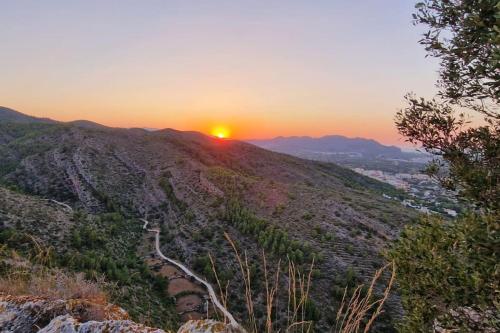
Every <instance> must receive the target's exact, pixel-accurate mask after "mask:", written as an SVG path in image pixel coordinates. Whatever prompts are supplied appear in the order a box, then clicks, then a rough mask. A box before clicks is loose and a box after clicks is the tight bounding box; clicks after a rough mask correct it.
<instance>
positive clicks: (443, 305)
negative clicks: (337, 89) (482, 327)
mask: <svg viewBox="0 0 500 333" xmlns="http://www.w3.org/2000/svg"><path fill="white" fill-rule="evenodd" d="M414 20H415V23H416V24H423V25H425V26H427V28H428V30H427V31H426V32H425V33H424V35H423V38H422V39H421V41H420V43H421V44H422V45H424V46H425V48H426V50H427V52H428V54H429V55H430V56H432V57H436V58H438V59H439V60H440V72H439V74H440V79H439V81H438V84H437V86H438V88H439V92H438V94H437V96H436V97H435V98H434V99H432V100H425V99H424V98H417V97H415V96H414V95H412V94H409V95H407V96H406V100H407V102H408V105H407V107H406V108H404V109H403V110H401V111H400V112H398V114H397V116H396V125H397V127H398V130H399V132H400V133H401V134H403V135H404V136H406V137H407V140H408V141H409V142H411V143H413V144H418V145H420V146H422V147H423V148H424V149H425V150H427V151H428V152H431V153H433V154H436V155H438V156H439V158H438V159H436V160H435V161H434V162H433V163H431V164H430V165H429V166H428V172H429V174H430V175H432V176H434V177H436V178H438V179H439V180H440V181H441V183H442V184H443V186H445V187H446V188H449V189H456V190H458V191H459V192H458V193H459V197H460V198H462V199H464V200H467V201H469V203H470V204H471V205H470V207H471V209H473V211H472V212H469V213H468V214H467V215H464V216H462V217H460V218H458V219H457V220H454V221H447V220H443V219H442V218H439V217H428V218H422V219H421V220H420V221H419V223H418V224H417V225H414V226H410V227H407V228H406V229H405V231H404V232H403V233H402V234H401V237H400V238H399V240H397V241H396V242H395V244H393V246H392V248H391V249H390V250H389V252H388V257H389V258H390V259H391V260H394V261H395V262H396V266H397V267H398V275H397V279H398V283H399V286H400V293H401V295H402V300H403V306H404V308H405V316H404V318H403V321H402V323H401V325H400V328H401V331H403V332H428V331H429V330H430V329H431V327H432V323H433V321H434V319H436V318H438V317H439V318H442V317H446V316H447V314H449V312H450V311H451V310H455V309H457V308H460V307H463V306H471V307H476V308H479V309H480V310H486V309H488V310H491V311H493V312H495V311H496V312H498V311H499V304H500V302H499V299H498V297H499V296H498V295H499V290H500V286H499V283H498V281H500V277H499V271H500V267H499V264H498V263H499V262H500V260H499V259H500V258H499V257H500V255H499V253H500V237H499V230H500V223H499V221H500V214H499V211H498V208H499V204H500V197H499V193H500V191H499V174H500V171H499V169H500V144H499V143H500V138H499V136H500V135H499V134H500V114H499V106H498V104H499V99H500V71H499V61H500V47H499V45H500V29H499V28H498V27H499V23H500V22H499V21H500V4H499V3H498V1H497V0H467V1H465V0H461V1H460V0H426V1H424V2H419V3H418V4H417V5H416V13H415V14H414ZM471 115H475V116H478V115H479V116H480V117H482V118H483V120H484V122H483V123H482V124H480V125H477V122H475V124H476V125H474V124H473V123H470V122H469V121H468V119H469V116H471ZM492 325H497V326H495V328H496V329H500V328H499V327H498V323H497V324H495V323H492ZM492 328H493V327H492ZM495 328H493V331H494V330H495ZM471 329H472V328H470V327H458V328H457V330H459V331H470V330H471Z"/></svg>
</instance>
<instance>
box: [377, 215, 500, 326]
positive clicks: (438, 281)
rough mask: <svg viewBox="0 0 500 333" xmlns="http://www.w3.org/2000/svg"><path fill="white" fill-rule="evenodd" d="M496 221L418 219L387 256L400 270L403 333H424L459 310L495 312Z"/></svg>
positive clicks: (499, 246)
mask: <svg viewBox="0 0 500 333" xmlns="http://www.w3.org/2000/svg"><path fill="white" fill-rule="evenodd" d="M499 229H500V228H499V225H498V215H485V216H480V215H468V216H465V217H462V218H460V219H457V220H456V221H453V222H447V221H445V220H443V219H441V218H438V217H425V218H422V220H421V221H420V223H419V224H418V225H415V226H410V227H407V228H406V229H405V230H404V232H403V233H402V234H401V238H400V239H399V240H398V241H396V243H395V244H394V246H393V247H392V249H390V251H388V254H387V255H388V257H389V258H391V259H392V260H394V261H395V262H396V265H397V267H398V282H399V285H400V292H401V295H402V298H403V306H404V308H405V310H406V315H405V317H404V320H403V322H402V324H401V331H402V332H423V331H428V330H429V329H430V328H431V324H432V322H433V320H434V319H435V318H436V317H437V316H439V315H443V314H445V313H446V312H448V311H449V310H451V309H454V308H456V307H458V306H470V305H475V306H479V307H493V308H494V307H495V304H497V305H498V293H499V291H500V282H499V281H500V273H499V272H500V265H499V262H500V238H499Z"/></svg>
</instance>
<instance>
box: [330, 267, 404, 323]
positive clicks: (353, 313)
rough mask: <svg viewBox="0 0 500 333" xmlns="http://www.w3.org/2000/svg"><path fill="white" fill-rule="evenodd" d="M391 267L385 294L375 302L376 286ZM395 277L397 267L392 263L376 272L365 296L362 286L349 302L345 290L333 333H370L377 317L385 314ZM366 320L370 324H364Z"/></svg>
mask: <svg viewBox="0 0 500 333" xmlns="http://www.w3.org/2000/svg"><path fill="white" fill-rule="evenodd" d="M389 267H390V268H391V277H390V279H389V282H388V283H387V286H386V287H385V290H384V294H383V296H382V297H381V298H379V299H377V300H375V301H373V298H374V297H373V296H374V287H375V284H376V283H377V281H379V280H380V278H381V277H382V275H383V273H384V272H385V271H386V270H388V269H389ZM395 277H396V265H395V264H394V262H391V263H389V264H387V265H385V266H384V267H382V268H381V269H379V270H377V271H376V272H375V274H374V275H373V278H372V281H371V283H370V287H369V288H368V290H367V292H366V294H364V295H363V292H362V290H363V286H362V285H360V286H358V287H357V288H356V289H355V290H354V292H353V294H352V296H351V298H350V300H349V301H347V299H346V295H347V288H346V289H345V290H344V296H343V297H342V303H341V306H340V309H339V310H338V312H337V317H336V319H337V320H336V323H337V324H336V326H335V328H334V330H333V332H335V333H337V332H338V333H353V332H360V331H361V330H363V332H364V333H367V332H369V331H370V329H371V328H372V326H373V323H374V322H375V319H377V317H378V316H379V315H380V314H381V313H382V312H383V311H382V308H383V306H384V303H385V301H386V300H387V298H388V297H389V293H390V291H391V288H392V285H393V283H394V279H395ZM370 313H371V315H370ZM366 319H368V322H367V323H366V324H364V323H363V322H364V321H365V320H366ZM363 326H364V327H363Z"/></svg>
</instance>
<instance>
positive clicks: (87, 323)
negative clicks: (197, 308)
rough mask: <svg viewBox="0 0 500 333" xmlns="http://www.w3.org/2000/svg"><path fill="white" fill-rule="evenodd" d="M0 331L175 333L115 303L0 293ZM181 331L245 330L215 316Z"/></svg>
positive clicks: (225, 332)
mask: <svg viewBox="0 0 500 333" xmlns="http://www.w3.org/2000/svg"><path fill="white" fill-rule="evenodd" d="M0 332H2V333H7V332H13V333H30V332H39V333H173V332H166V331H164V330H162V329H158V328H151V327H147V326H144V325H142V324H138V323H135V322H133V321H131V320H129V316H128V314H127V312H126V311H125V310H123V309H122V308H120V307H118V306H116V305H113V304H97V303H92V302H91V301H88V300H82V299H70V300H62V299H59V300H52V299H47V298H43V297H36V296H10V295H0ZM178 333H245V331H244V330H242V329H241V328H234V327H232V326H231V325H229V324H224V323H221V322H218V321H215V320H190V321H188V322H187V323H185V324H184V325H183V326H182V327H181V328H180V329H179V331H178Z"/></svg>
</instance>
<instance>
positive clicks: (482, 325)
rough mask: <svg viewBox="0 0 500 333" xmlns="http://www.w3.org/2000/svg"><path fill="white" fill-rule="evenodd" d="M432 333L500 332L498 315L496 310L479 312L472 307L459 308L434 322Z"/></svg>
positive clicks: (499, 317)
mask: <svg viewBox="0 0 500 333" xmlns="http://www.w3.org/2000/svg"><path fill="white" fill-rule="evenodd" d="M433 330H434V333H451V332H481V333H495V332H499V331H500V314H499V313H498V311H497V310H496V309H486V310H480V309H477V308H473V307H468V306H464V307H459V308H457V309H454V310H450V311H448V313H447V314H446V315H444V316H441V317H439V318H438V319H436V320H435V321H434V325H433Z"/></svg>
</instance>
